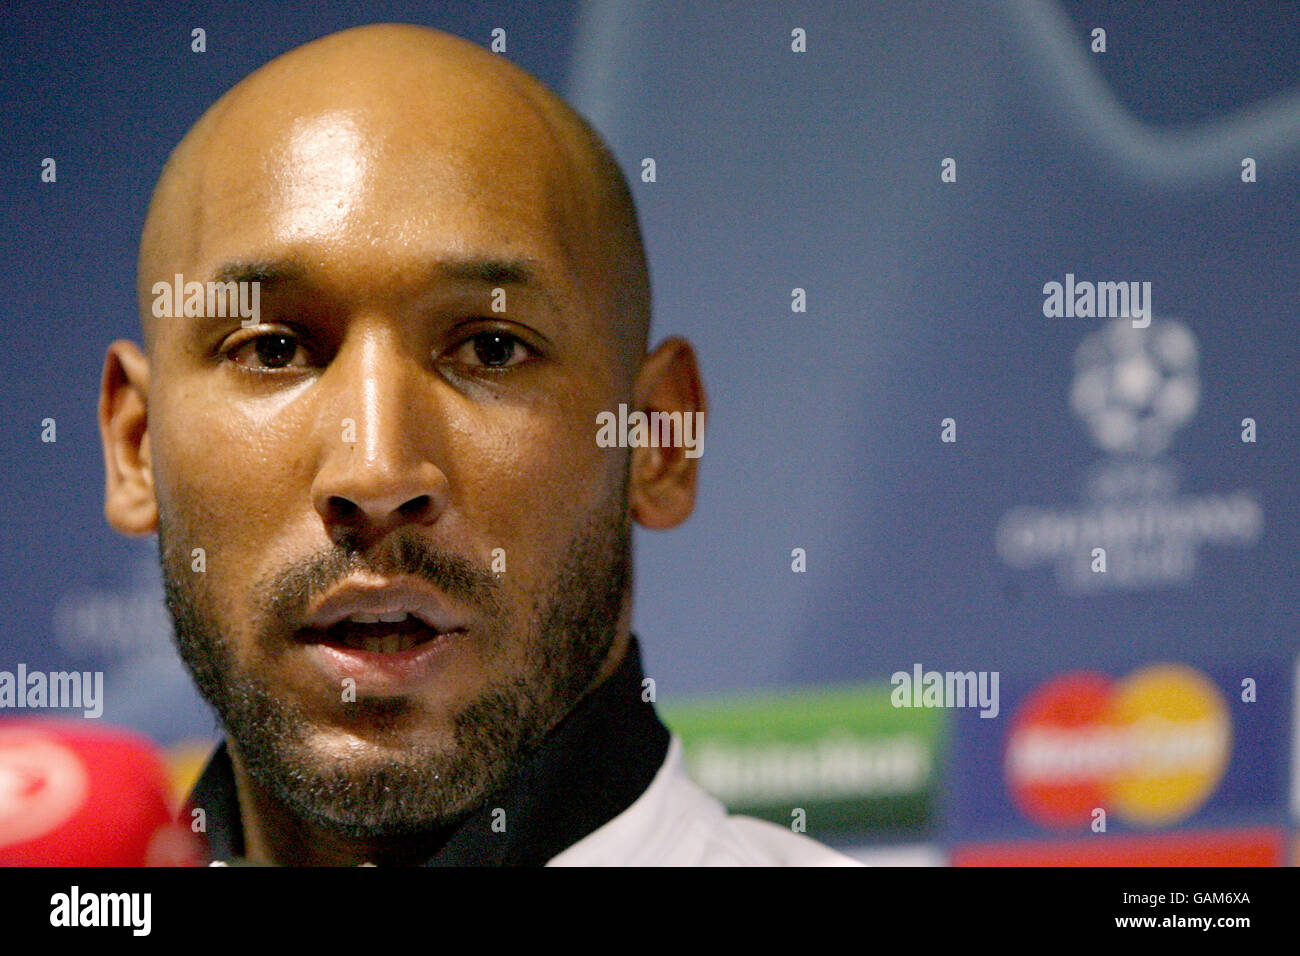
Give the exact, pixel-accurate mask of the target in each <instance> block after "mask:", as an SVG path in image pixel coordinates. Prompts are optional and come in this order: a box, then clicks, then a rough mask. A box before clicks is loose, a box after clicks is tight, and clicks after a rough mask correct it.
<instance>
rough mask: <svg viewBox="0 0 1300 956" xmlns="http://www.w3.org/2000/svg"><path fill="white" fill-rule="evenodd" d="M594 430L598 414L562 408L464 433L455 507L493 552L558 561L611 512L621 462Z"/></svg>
mask: <svg viewBox="0 0 1300 956" xmlns="http://www.w3.org/2000/svg"><path fill="white" fill-rule="evenodd" d="M594 422H595V412H594V411H592V412H591V414H590V415H588V414H587V412H586V410H585V409H580V410H575V408H574V406H573V405H569V406H568V407H567V408H566V407H563V406H561V405H559V404H557V405H555V406H552V407H549V408H544V409H541V410H539V409H537V408H534V409H531V410H510V411H509V412H502V413H500V414H496V415H492V416H482V417H479V416H475V418H474V419H473V420H472V421H466V422H465V423H463V424H462V425H461V427H460V428H459V429H458V430H457V433H456V436H455V439H456V446H457V447H458V448H459V449H461V451H460V452H459V453H458V454H456V455H455V459H456V464H455V465H454V468H455V473H454V474H449V475H448V477H449V479H450V480H451V483H452V488H453V500H454V501H455V502H456V504H457V506H458V507H460V508H461V509H463V511H464V514H465V517H466V519H467V521H468V523H469V524H470V525H471V526H472V527H474V528H476V529H481V530H482V531H483V532H484V533H485V535H486V538H487V540H486V541H485V544H487V546H488V548H489V549H490V548H492V547H496V546H500V547H506V548H507V550H508V551H509V550H516V551H517V552H519V553H520V554H521V556H523V555H529V556H534V555H537V556H545V555H548V554H549V555H550V556H551V557H552V558H553V557H554V556H555V555H556V554H557V553H558V549H562V548H563V547H565V546H567V544H568V543H569V541H570V540H571V539H572V537H573V535H574V533H575V531H576V530H577V529H578V528H581V527H583V526H585V525H586V524H587V523H588V522H589V519H590V516H591V514H592V512H593V511H594V510H595V509H596V508H599V507H605V506H607V505H606V502H607V501H608V499H609V496H610V493H611V491H610V489H611V487H612V486H613V485H614V483H615V482H616V481H617V479H618V467H619V462H620V458H619V457H618V456H617V455H611V454H610V449H603V448H599V447H598V446H597V445H596V441H595V435H596V428H595V424H594ZM615 451H617V450H615ZM493 542H499V544H494V543H493ZM530 563H532V562H531V558H530ZM521 570H522V569H521Z"/></svg>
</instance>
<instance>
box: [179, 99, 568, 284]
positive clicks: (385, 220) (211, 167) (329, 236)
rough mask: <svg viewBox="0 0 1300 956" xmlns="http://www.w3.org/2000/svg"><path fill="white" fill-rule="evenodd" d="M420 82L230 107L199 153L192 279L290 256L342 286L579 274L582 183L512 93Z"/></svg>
mask: <svg viewBox="0 0 1300 956" xmlns="http://www.w3.org/2000/svg"><path fill="white" fill-rule="evenodd" d="M409 79H410V78H408V80H409ZM418 79H422V80H424V83H423V85H420V86H418V87H413V86H412V85H411V84H410V83H409V82H408V83H407V84H400V85H402V86H405V89H399V88H398V86H394V85H391V84H390V85H377V84H375V83H373V82H371V83H367V84H360V85H358V86H357V87H355V88H354V87H348V86H346V85H345V86H343V88H342V89H341V90H338V89H334V90H330V89H328V88H324V87H320V86H319V85H317V86H316V87H315V88H307V89H303V88H301V87H295V86H294V85H293V84H290V85H289V88H288V89H287V90H286V89H283V88H282V89H280V90H279V91H278V93H277V92H275V91H267V90H262V89H259V90H253V91H248V92H246V93H243V94H242V95H239V96H237V97H235V98H234V99H233V101H232V102H231V103H230V104H229V106H228V107H227V108H226V109H225V110H224V111H223V112H222V113H221V114H220V115H219V116H218V117H216V118H215V121H214V122H213V123H212V124H211V126H210V128H209V129H208V130H207V131H206V135H205V137H204V139H203V141H202V143H201V145H200V146H199V148H198V150H199V155H198V156H197V157H196V160H197V161H196V163H195V165H196V166H197V167H198V175H197V180H198V181H197V182H196V183H195V184H194V185H195V186H196V187H197V188H196V189H195V191H194V193H193V194H192V195H194V196H195V201H196V203H197V205H198V207H199V208H198V210H197V212H198V214H197V215H196V216H194V217H192V218H191V219H190V223H191V225H192V227H193V234H192V235H191V236H190V237H189V242H188V243H187V245H189V247H190V248H191V249H192V250H193V252H194V256H195V260H196V261H194V262H192V263H190V264H189V266H188V267H189V268H190V269H193V270H196V271H199V272H204V271H210V270H211V269H213V268H215V267H217V266H218V265H219V264H221V263H223V262H227V261H231V260H238V259H276V258H293V259H296V260H300V261H304V262H310V263H318V264H319V268H320V269H321V270H323V271H329V272H333V273H335V274H337V277H338V278H339V279H340V280H342V281H345V282H347V281H351V280H354V279H362V278H374V271H375V270H376V269H390V268H391V269H393V270H398V271H400V270H402V269H404V268H406V267H408V266H409V267H411V268H416V269H418V268H423V267H424V265H425V264H427V263H428V262H430V261H440V260H446V259H465V258H472V257H476V256H491V257H495V258H500V259H525V260H530V261H536V262H539V263H541V264H542V266H543V268H544V269H547V271H551V272H553V273H556V274H557V279H558V278H559V277H561V276H563V275H566V274H567V275H570V276H572V275H575V274H576V273H578V272H579V271H580V263H579V262H578V261H577V256H578V254H579V253H578V251H577V250H575V248H574V246H575V241H574V237H580V236H582V235H584V234H586V233H587V232H588V229H587V228H586V223H585V222H584V220H585V218H586V209H585V208H584V202H583V191H582V187H581V179H582V176H581V175H580V173H579V170H578V168H577V165H578V164H577V163H576V161H575V158H574V157H572V156H570V155H569V154H568V152H567V151H566V150H565V148H564V144H563V140H562V137H561V136H560V135H558V134H557V132H556V130H555V129H554V128H553V127H552V126H551V124H550V123H549V122H548V120H547V119H546V117H545V116H543V115H542V114H541V113H540V111H539V110H538V109H536V108H535V107H533V105H532V103H531V102H530V101H529V99H528V98H527V97H525V96H523V95H521V94H519V93H518V92H517V91H512V90H511V89H510V88H509V87H508V85H507V86H504V87H503V86H502V85H501V84H499V83H491V82H484V81H478V80H474V79H467V78H465V77H463V76H461V77H457V78H454V81H450V80H445V79H444V80H443V81H441V82H439V80H440V78H439V77H432V78H430V77H421V78H418ZM353 271H355V272H357V273H359V274H358V275H355V276H354V275H351V274H349V273H351V272H353Z"/></svg>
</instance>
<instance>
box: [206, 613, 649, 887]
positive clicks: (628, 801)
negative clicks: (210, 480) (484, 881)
mask: <svg viewBox="0 0 1300 956" xmlns="http://www.w3.org/2000/svg"><path fill="white" fill-rule="evenodd" d="M642 676H643V672H642V670H641V651H640V647H639V646H638V643H637V640H636V638H635V637H633V638H632V639H631V642H630V643H629V645H628V649H627V653H626V655H624V658H623V662H622V663H621V664H620V665H619V667H618V669H617V670H616V671H614V673H613V674H611V675H610V676H609V679H608V680H606V681H605V682H604V683H603V684H601V685H600V686H599V687H597V688H596V689H595V690H593V691H592V692H591V693H590V694H588V695H587V696H586V697H585V698H584V699H583V700H582V701H581V702H580V703H579V704H578V706H577V707H575V708H574V709H573V710H572V711H570V712H569V714H568V715H567V716H565V718H564V719H563V720H561V721H560V723H559V724H557V725H556V726H555V728H554V729H553V730H552V731H551V732H550V734H548V735H547V737H546V739H545V740H544V741H543V742H542V744H541V746H539V747H538V748H537V750H536V751H535V752H534V753H533V755H532V756H531V757H530V758H529V759H528V761H527V762H526V763H525V764H524V766H523V767H522V768H520V770H519V771H518V772H517V773H515V775H514V776H513V777H512V778H511V779H510V781H509V782H508V783H507V784H506V785H505V786H504V787H503V788H502V789H501V790H499V791H498V792H497V793H495V794H493V795H491V796H490V797H488V798H487V799H486V800H484V801H483V803H482V804H480V805H479V806H478V807H477V808H475V809H474V810H471V811H470V812H469V813H468V814H467V815H466V816H465V817H464V818H463V819H462V820H461V822H460V823H458V824H457V825H456V826H455V827H454V828H453V829H452V830H451V832H450V834H449V835H448V837H447V840H446V842H445V843H444V844H443V845H442V847H441V848H440V849H439V850H438V851H437V852H436V853H435V854H434V855H433V856H432V857H431V858H430V859H428V860H427V861H426V862H425V866H466V865H470V866H485V865H488V866H491V865H496V866H541V865H542V864H544V863H546V862H547V861H548V860H550V859H551V858H552V857H554V856H556V855H557V854H559V853H560V852H561V851H562V850H565V849H567V848H568V847H570V846H572V845H573V844H575V843H577V842H578V841H579V840H581V839H582V838H583V837H585V836H587V834H589V833H592V832H593V831H595V830H597V829H599V828H600V827H602V826H604V825H605V824H606V823H608V822H609V821H610V820H612V819H614V817H616V816H618V815H619V814H620V813H622V812H623V811H624V810H626V809H627V808H628V807H629V806H631V805H632V803H633V801H635V800H636V799H637V797H639V796H641V794H642V793H644V792H645V790H646V788H647V787H649V786H650V781H651V780H653V779H654V776H655V774H656V773H657V772H658V770H659V767H660V765H661V764H662V763H663V761H664V757H665V755H666V754H667V752H668V741H669V735H668V730H667V728H666V727H664V725H663V724H662V723H661V722H660V720H659V718H658V716H656V714H655V709H654V704H653V703H647V702H645V701H643V700H642V686H641V681H642ZM188 806H190V807H202V808H203V809H204V812H205V815H206V817H207V820H206V823H207V837H208V845H209V848H210V849H211V852H212V856H213V859H217V860H230V859H232V858H236V857H240V856H242V855H243V853H244V832H243V826H242V824H241V822H240V816H239V800H238V798H237V796H236V793H235V774H234V768H233V766H232V765H231V762H230V755H229V753H228V752H227V750H226V742H225V741H224V740H223V741H222V742H221V744H220V745H219V746H218V747H217V750H216V752H215V753H214V754H213V755H212V758H211V759H210V760H209V761H208V765H207V767H206V768H205V769H204V771H203V774H202V775H201V776H200V777H199V782H198V783H197V784H196V785H195V787H194V790H193V792H192V793H191V794H190V799H189V803H188ZM498 808H499V809H502V810H504V811H505V818H504V819H505V829H504V832H498V831H501V827H500V823H499V821H500V819H501V815H500V814H499V813H495V812H494V811H495V810H497V809H498ZM494 818H495V820H496V821H498V826H497V828H496V830H495V831H494V829H493V822H494Z"/></svg>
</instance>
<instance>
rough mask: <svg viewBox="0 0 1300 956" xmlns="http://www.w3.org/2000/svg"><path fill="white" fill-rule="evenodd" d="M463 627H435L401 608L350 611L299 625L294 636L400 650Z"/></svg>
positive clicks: (354, 647) (315, 641) (386, 651)
mask: <svg viewBox="0 0 1300 956" xmlns="http://www.w3.org/2000/svg"><path fill="white" fill-rule="evenodd" d="M464 630H465V629H464V628H451V629H449V630H438V629H437V628H434V627H431V626H430V625H428V624H426V623H425V622H424V621H422V620H420V619H419V618H418V617H415V616H414V615H411V614H407V613H405V612H397V613H393V614H383V615H379V614H354V615H352V616H350V617H348V618H345V619H344V620H341V621H339V622H337V623H335V624H332V625H330V626H328V627H308V628H303V629H302V630H301V631H299V632H298V635H297V639H298V641H299V642H301V643H304V644H324V645H325V646H327V647H334V648H337V649H339V650H350V651H365V652H367V653H370V654H403V653H406V652H407V651H412V650H415V649H416V648H417V647H422V646H424V645H426V644H431V643H433V642H434V641H436V640H437V639H438V638H440V637H443V636H444V635H446V634H457V633H461V632H463V631H464Z"/></svg>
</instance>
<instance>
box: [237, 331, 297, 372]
mask: <svg viewBox="0 0 1300 956" xmlns="http://www.w3.org/2000/svg"><path fill="white" fill-rule="evenodd" d="M300 354H301V357H302V361H297V362H295V361H294V360H295V358H298V357H299V355H300ZM226 356H227V357H228V358H229V359H230V360H231V361H232V362H234V363H235V364H237V365H242V366H244V367H245V368H251V369H280V368H289V367H291V366H302V365H306V364H307V362H306V350H305V349H303V348H302V346H301V345H300V344H299V343H298V336H296V335H294V334H293V333H292V332H283V331H274V332H262V333H261V334H259V335H256V336H254V337H253V338H249V339H245V340H244V341H243V342H240V343H238V344H237V345H235V346H232V347H231V348H230V349H229V350H227V352H226Z"/></svg>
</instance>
